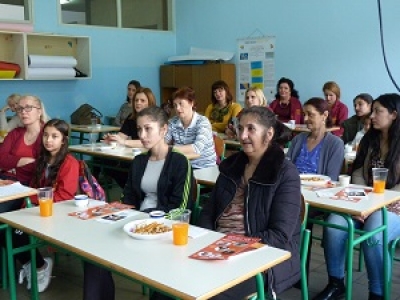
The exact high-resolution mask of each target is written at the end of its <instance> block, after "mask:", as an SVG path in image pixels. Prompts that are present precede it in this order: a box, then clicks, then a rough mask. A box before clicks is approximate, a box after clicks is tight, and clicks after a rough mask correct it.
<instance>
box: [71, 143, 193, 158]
mask: <svg viewBox="0 0 400 300" xmlns="http://www.w3.org/2000/svg"><path fill="white" fill-rule="evenodd" d="M103 146H104V144H101V143H97V144H96V145H95V147H94V148H93V147H92V145H90V144H81V145H70V146H69V147H68V150H69V151H70V152H75V153H81V154H86V155H90V156H97V157H104V158H110V159H118V160H125V161H131V160H133V159H134V158H135V155H134V149H140V150H142V151H147V150H146V149H145V148H129V147H123V148H122V147H121V148H118V149H109V148H108V147H103ZM185 156H186V157H187V158H188V159H189V160H192V159H196V158H199V157H200V155H199V154H185Z"/></svg>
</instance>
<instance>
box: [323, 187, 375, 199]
mask: <svg viewBox="0 0 400 300" xmlns="http://www.w3.org/2000/svg"><path fill="white" fill-rule="evenodd" d="M370 192H372V189H371V188H361V187H359V188H356V187H346V188H344V189H342V190H340V191H339V192H337V193H336V194H335V195H334V196H332V197H331V199H334V200H345V201H351V202H358V201H360V200H362V199H365V198H366V197H368V193H370Z"/></svg>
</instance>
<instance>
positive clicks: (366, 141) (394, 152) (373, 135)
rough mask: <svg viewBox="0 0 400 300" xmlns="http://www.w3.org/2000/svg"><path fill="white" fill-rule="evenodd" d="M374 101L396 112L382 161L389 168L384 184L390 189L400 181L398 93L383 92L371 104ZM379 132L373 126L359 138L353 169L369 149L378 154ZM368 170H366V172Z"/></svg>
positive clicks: (391, 111) (361, 164) (359, 163)
mask: <svg viewBox="0 0 400 300" xmlns="http://www.w3.org/2000/svg"><path fill="white" fill-rule="evenodd" d="M375 102H379V103H380V104H381V105H382V106H383V107H385V108H386V109H387V110H388V111H389V113H393V112H397V118H396V119H395V120H394V121H393V123H392V125H391V126H390V128H389V130H388V143H389V145H388V146H389V151H388V154H387V156H386V159H385V162H384V165H385V168H388V169H389V172H388V178H387V181H386V186H387V188H389V189H391V188H392V187H394V186H395V185H396V184H398V183H399V182H400V115H399V114H400V95H398V94H384V95H381V96H379V97H378V98H377V99H375V100H374V101H373V102H372V106H373V105H374V103H375ZM381 134H382V133H381V131H380V130H378V129H375V128H374V127H373V126H371V128H370V129H369V130H368V131H367V132H366V134H365V135H364V137H363V138H362V139H361V142H360V145H359V148H358V153H357V157H356V159H355V161H354V164H353V170H357V169H359V168H361V167H363V166H364V160H365V158H366V157H367V154H368V151H369V149H371V156H373V155H377V154H379V152H380V138H381ZM370 171H371V170H368V173H370Z"/></svg>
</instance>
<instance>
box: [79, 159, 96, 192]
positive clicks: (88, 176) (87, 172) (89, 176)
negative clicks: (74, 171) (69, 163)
mask: <svg viewBox="0 0 400 300" xmlns="http://www.w3.org/2000/svg"><path fill="white" fill-rule="evenodd" d="M81 165H82V171H83V175H84V176H85V178H86V179H87V181H88V183H89V185H90V187H91V188H92V192H93V195H94V196H95V197H94V198H96V197H97V189H96V186H95V185H94V182H93V178H92V172H91V171H90V169H89V167H88V165H87V164H86V162H85V161H84V160H81Z"/></svg>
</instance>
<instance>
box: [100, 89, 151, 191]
mask: <svg viewBox="0 0 400 300" xmlns="http://www.w3.org/2000/svg"><path fill="white" fill-rule="evenodd" d="M152 106H156V98H155V96H154V94H153V92H152V91H151V90H150V89H149V88H145V87H140V88H138V89H137V90H136V93H135V95H134V97H133V108H132V113H131V114H130V116H129V117H128V118H127V119H126V120H125V122H124V124H123V125H122V127H121V129H120V131H119V132H118V133H117V134H106V135H105V136H104V137H103V138H104V141H105V142H106V143H110V142H113V141H114V142H117V143H118V144H120V145H123V146H126V147H132V148H141V147H143V145H142V143H141V142H140V140H139V136H138V133H137V123H136V118H137V114H138V113H139V112H140V111H141V110H142V109H144V108H146V107H152ZM102 163H103V164H105V165H111V166H116V165H117V167H119V168H123V169H129V166H130V164H129V163H125V162H115V161H114V160H105V159H103V160H102ZM107 175H109V176H111V177H112V178H114V180H115V181H116V182H117V184H118V185H119V186H120V187H121V188H123V187H124V186H125V183H126V176H127V173H126V172H123V171H118V170H113V169H107Z"/></svg>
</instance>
